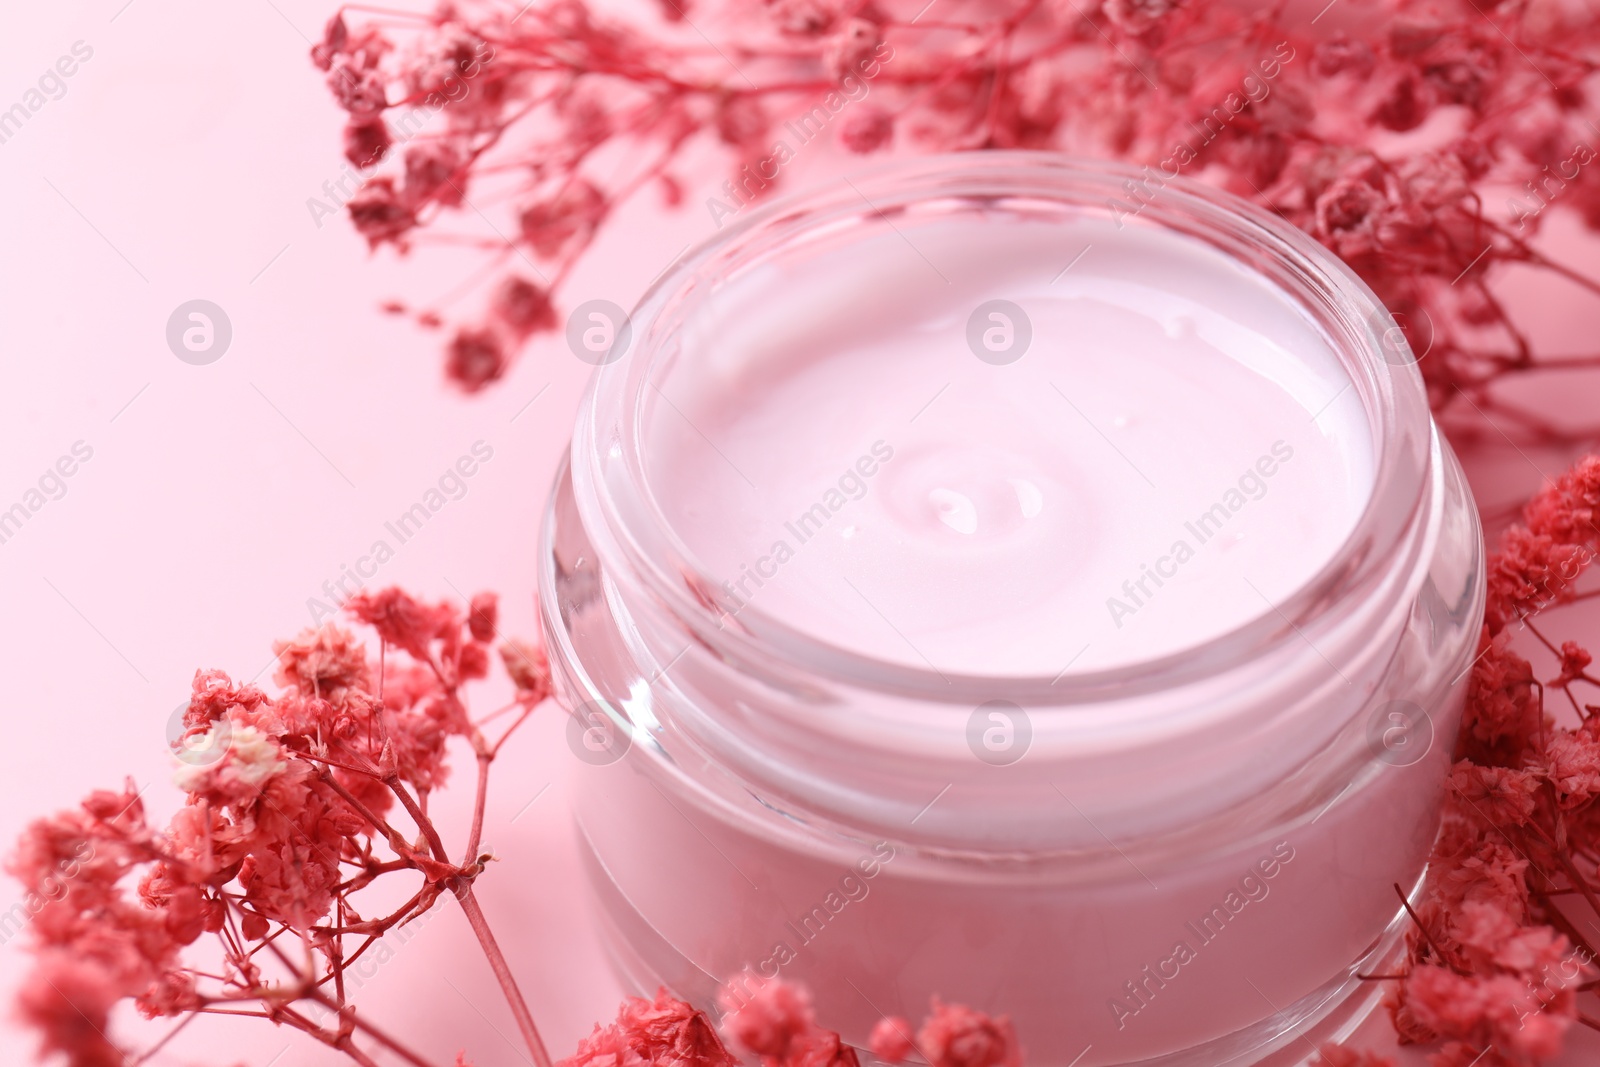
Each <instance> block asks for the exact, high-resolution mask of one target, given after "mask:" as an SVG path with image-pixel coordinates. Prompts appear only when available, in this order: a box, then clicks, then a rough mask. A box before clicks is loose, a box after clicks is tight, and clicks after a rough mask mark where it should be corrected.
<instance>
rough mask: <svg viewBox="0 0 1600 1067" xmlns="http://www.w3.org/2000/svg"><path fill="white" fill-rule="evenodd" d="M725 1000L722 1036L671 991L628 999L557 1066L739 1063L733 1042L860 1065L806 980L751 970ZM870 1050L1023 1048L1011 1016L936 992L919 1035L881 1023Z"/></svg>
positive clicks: (805, 1062)
mask: <svg viewBox="0 0 1600 1067" xmlns="http://www.w3.org/2000/svg"><path fill="white" fill-rule="evenodd" d="M717 999H718V1004H719V1006H720V1007H721V1008H722V1010H723V1016H722V1024H721V1030H722V1036H719V1035H718V1032H717V1028H716V1026H714V1025H713V1024H712V1021H711V1019H710V1017H709V1016H707V1015H706V1014H705V1013H704V1012H701V1011H697V1010H695V1009H694V1008H693V1007H691V1006H690V1005H688V1004H685V1003H683V1002H682V1001H680V1000H678V999H676V998H675V997H673V996H672V995H671V994H670V993H668V992H667V991H666V990H661V991H660V992H659V993H657V994H656V998H655V1000H654V1001H649V1000H644V999H641V998H639V997H629V998H628V999H627V1000H625V1001H624V1002H623V1003H622V1007H621V1009H620V1010H619V1011H618V1013H617V1018H616V1020H615V1021H614V1022H612V1023H611V1024H609V1025H607V1026H596V1027H595V1028H594V1032H593V1033H592V1034H590V1035H589V1036H588V1037H586V1038H584V1040H583V1041H582V1042H581V1043H580V1044H579V1046H578V1050H577V1052H575V1053H574V1054H573V1055H572V1056H570V1057H568V1058H567V1059H564V1060H562V1061H560V1062H559V1063H558V1064H557V1067H735V1065H736V1064H737V1063H739V1060H738V1058H737V1057H736V1056H735V1055H734V1054H733V1052H731V1051H730V1050H729V1047H728V1045H729V1044H731V1045H732V1046H733V1048H734V1049H737V1050H739V1051H742V1052H746V1053H749V1054H750V1055H752V1056H755V1057H757V1058H759V1059H760V1061H761V1064H762V1067H859V1064H860V1062H861V1061H860V1057H859V1055H858V1054H857V1052H856V1050H855V1049H854V1048H852V1047H851V1046H849V1045H847V1044H845V1043H844V1041H842V1040H841V1039H840V1037H839V1035H838V1034H837V1033H835V1032H834V1031H832V1030H829V1029H827V1028H825V1027H823V1026H820V1025H819V1024H818V1023H817V1021H816V1017H815V1015H814V1014H813V1012H812V1009H811V996H810V994H809V993H808V992H807V991H806V989H805V988H804V987H803V986H798V985H794V984H791V983H788V982H784V981H781V980H778V979H764V978H759V977H756V976H743V978H742V980H741V981H739V982H737V983H731V982H730V983H729V984H728V985H725V986H724V987H723V988H722V990H721V991H720V992H719V994H718V998H717ZM723 1036H725V1037H726V1038H727V1042H728V1044H724V1042H723ZM871 1051H872V1054H873V1055H875V1056H877V1057H878V1058H879V1059H881V1060H883V1061H884V1062H886V1063H890V1064H898V1063H901V1062H903V1061H904V1060H905V1059H906V1058H907V1057H908V1056H910V1055H911V1054H912V1053H913V1052H918V1053H920V1054H921V1055H922V1056H923V1058H924V1059H926V1060H927V1062H928V1064H929V1065H930V1067H1022V1047H1021V1045H1019V1044H1018V1043H1017V1037H1016V1034H1015V1033H1014V1032H1013V1031H1012V1028H1011V1023H1010V1021H1009V1020H1008V1019H1006V1018H1004V1017H1001V1018H999V1019H994V1018H991V1017H989V1016H987V1015H985V1014H983V1013H982V1012H978V1011H974V1010H972V1009H971V1008H968V1007H965V1006H964V1005H960V1004H944V1003H942V1002H940V1001H939V1000H937V999H935V1000H934V1002H933V1006H932V1009H931V1010H930V1012H929V1014H928V1017H927V1019H925V1020H924V1021H923V1024H922V1028H921V1030H920V1031H917V1033H916V1037H915V1038H913V1037H912V1029H911V1024H910V1023H908V1022H907V1021H906V1020H904V1019H899V1018H886V1019H883V1020H881V1021H880V1022H879V1023H878V1025H877V1026H876V1028H875V1029H874V1030H873V1033H872V1049H871Z"/></svg>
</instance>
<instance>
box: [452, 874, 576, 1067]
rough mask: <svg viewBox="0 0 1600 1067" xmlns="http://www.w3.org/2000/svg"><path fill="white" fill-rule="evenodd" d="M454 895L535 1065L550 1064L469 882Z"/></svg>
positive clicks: (548, 1055) (536, 1066) (537, 1066)
mask: <svg viewBox="0 0 1600 1067" xmlns="http://www.w3.org/2000/svg"><path fill="white" fill-rule="evenodd" d="M454 895H455V898H456V900H457V901H458V902H459V903H460V904H461V910H462V912H463V913H464V914H465V915H466V917H467V923H468V924H469V925H470V926H471V927H472V932H473V933H474V934H476V935H477V937H478V944H479V945H481V946H482V947H483V954H484V956H485V957H487V958H488V960H489V968H490V970H492V971H494V976H495V978H496V980H498V981H499V983H500V989H501V992H503V993H504V994H505V998H506V1003H507V1004H508V1005H510V1007H511V1014H512V1016H513V1017H514V1018H515V1019H516V1020H517V1029H518V1030H520V1031H522V1040H523V1041H524V1042H526V1043H527V1046H528V1052H529V1053H530V1054H531V1055H532V1056H533V1063H534V1067H553V1064H552V1061H551V1059H550V1053H549V1052H548V1051H546V1049H545V1047H544V1039H543V1038H541V1037H540V1036H539V1028H538V1027H537V1026H535V1025H534V1022H533V1013H532V1012H530V1011H529V1010H528V1005H527V1002H526V1001H524V1000H523V999H522V990H520V989H519V988H517V980H516V978H515V977H514V976H513V975H512V973H511V966H510V965H509V964H508V963H506V957H505V953H503V952H501V951H500V945H499V943H498V942H496V941H495V939H494V931H492V930H490V929H489V920H488V919H486V918H484V915H483V908H482V906H481V905H479V903H478V898H477V897H476V896H474V895H473V893H472V884H471V883H470V882H466V883H462V884H461V885H460V888H459V889H456V891H455V893H454Z"/></svg>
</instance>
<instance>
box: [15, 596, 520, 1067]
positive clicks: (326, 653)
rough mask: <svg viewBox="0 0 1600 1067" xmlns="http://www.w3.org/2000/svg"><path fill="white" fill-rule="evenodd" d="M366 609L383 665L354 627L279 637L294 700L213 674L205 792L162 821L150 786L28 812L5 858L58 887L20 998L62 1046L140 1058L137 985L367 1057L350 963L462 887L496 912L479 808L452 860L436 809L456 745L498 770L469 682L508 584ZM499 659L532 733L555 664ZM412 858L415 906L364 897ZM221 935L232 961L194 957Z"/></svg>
mask: <svg viewBox="0 0 1600 1067" xmlns="http://www.w3.org/2000/svg"><path fill="white" fill-rule="evenodd" d="M347 610H349V611H350V613H351V614H352V615H353V616H354V617H355V618H356V619H357V620H359V621H360V622H362V623H364V624H366V625H367V626H368V627H370V628H371V629H372V630H373V631H375V632H376V634H377V636H378V638H379V653H378V656H377V660H376V662H374V660H373V657H372V655H371V653H370V652H369V650H368V648H367V646H366V644H365V643H364V642H363V641H362V640H360V639H359V638H358V637H357V636H356V635H355V634H353V633H351V632H349V631H347V630H344V629H341V628H338V627H334V626H325V627H323V628H322V629H319V630H314V631H307V632H305V633H303V634H301V635H300V636H299V637H297V638H295V639H294V640H292V641H282V642H279V643H278V644H277V645H276V646H275V648H276V651H277V654H278V655H277V673H276V675H275V681H276V682H277V684H278V685H279V686H280V687H281V691H280V692H279V693H278V695H276V696H270V695H268V694H267V693H266V692H265V691H264V690H262V689H258V688H256V687H255V686H253V685H248V684H244V685H241V684H237V683H235V682H233V681H232V680H230V679H229V678H228V677H227V676H226V675H225V674H223V673H222V672H220V671H200V672H197V673H196V675H195V678H194V684H193V687H192V692H191V695H190V699H189V703H188V705H187V708H186V710H185V712H184V715H183V722H182V726H183V736H182V738H181V739H180V742H179V743H178V744H177V745H176V746H175V748H176V750H177V752H178V754H179V760H178V764H177V771H176V775H175V777H176V782H177V785H178V786H179V788H181V789H182V790H183V792H184V793H185V794H186V797H185V803H184V806H183V807H182V808H180V809H179V810H178V811H177V813H176V814H175V815H174V816H173V817H172V819H171V821H170V822H169V823H168V825H167V826H165V827H164V828H158V827H155V826H152V825H150V824H149V822H148V821H147V819H146V816H145V811H144V806H143V804H142V803H141V801H140V798H139V796H138V794H137V793H136V792H135V790H134V788H133V786H132V785H131V784H130V785H129V786H128V787H127V788H125V789H124V790H123V791H121V792H97V793H93V794H91V795H90V796H89V797H88V798H87V799H86V800H85V801H84V802H83V804H82V806H81V807H80V808H78V809H77V810H73V811H67V812H63V813H61V814H58V815H55V816H52V817H49V818H45V819H41V820H39V821H37V822H35V823H34V824H33V825H32V826H30V827H29V829H28V831H27V833H26V834H25V835H24V836H23V838H22V840H21V841H20V842H19V843H18V846H17V849H16V851H15V852H14V853H13V855H12V856H11V859H10V861H9V863H8V865H7V869H8V870H9V871H10V873H11V874H12V875H13V876H15V877H16V878H17V879H18V880H19V881H21V882H22V884H23V886H24V888H25V889H26V890H27V891H28V892H29V894H30V898H31V897H32V896H37V897H38V899H39V900H40V901H41V905H40V907H39V908H38V910H37V914H36V916H35V918H34V921H33V923H32V925H31V928H30V936H31V941H32V949H33V952H34V955H35V965H34V966H35V969H34V974H33V980H31V981H29V982H27V983H25V985H24V991H23V993H22V996H21V1002H20V1010H21V1013H22V1016H23V1018H24V1019H25V1020H26V1021H27V1022H28V1023H29V1024H30V1025H31V1026H32V1027H34V1028H35V1029H36V1030H37V1031H38V1032H39V1034H40V1037H41V1043H42V1048H43V1051H45V1052H46V1053H60V1054H62V1055H63V1056H64V1057H65V1059H66V1062H67V1063H69V1064H71V1065H72V1067H120V1065H122V1064H124V1063H126V1062H127V1059H128V1057H127V1054H126V1053H125V1052H124V1050H123V1049H121V1048H120V1047H119V1046H117V1045H116V1044H115V1043H114V1042H113V1040H112V1038H111V1037H110V1036H109V1034H110V1031H111V1023H110V1020H111V1015H112V1011H113V1009H114V1008H115V1006H116V1005H117V1004H118V1003H119V1002H121V1001H125V1000H126V1001H131V1002H132V1003H133V1004H134V1005H135V1006H136V1007H137V1008H138V1010H139V1011H140V1012H141V1013H143V1014H144V1015H145V1016H147V1017H152V1018H154V1017H172V1016H181V1015H186V1014H189V1013H207V1012H220V1011H226V1012H229V1013H234V1014H237V1013H240V1012H246V1013H255V1014H261V1015H263V1016H264V1017H266V1018H269V1019H271V1020H272V1021H274V1022H276V1023H278V1024H281V1025H288V1026H292V1027H294V1028H296V1029H299V1030H302V1031H304V1032H306V1033H307V1034H310V1035H311V1036H313V1037H315V1038H316V1039H318V1040H321V1041H323V1042H324V1043H326V1044H328V1045H330V1046H333V1047H335V1048H339V1049H341V1050H343V1051H346V1052H349V1053H350V1054H351V1055H352V1056H354V1057H356V1058H358V1059H359V1058H360V1057H361V1056H362V1055H364V1053H362V1052H361V1051H360V1047H359V1045H358V1044H357V1043H356V1041H355V1035H356V1034H357V1033H359V1032H362V1031H363V1030H364V1029H367V1028H368V1026H369V1024H366V1023H364V1022H363V1021H360V1020H357V1019H356V1017H355V1016H354V1014H353V1012H352V1011H351V1009H350V1006H349V1005H348V1004H347V1003H346V1001H345V999H344V998H345V986H344V983H343V981H342V975H343V973H344V969H345V968H346V967H348V966H349V965H350V964H352V963H353V962H354V961H356V960H357V959H359V958H360V957H361V956H362V954H363V953H364V952H366V951H367V950H368V949H370V948H371V947H372V946H373V945H374V944H375V943H377V941H378V939H380V938H381V937H382V935H383V934H384V933H385V932H387V931H389V930H391V929H393V928H394V927H395V926H397V925H399V924H402V923H404V922H407V921H410V920H411V919H413V918H415V917H416V916H418V915H420V914H422V913H423V912H425V911H427V910H428V909H429V908H431V907H432V906H433V904H434V903H435V902H436V901H438V900H439V899H440V898H441V897H443V896H446V895H448V896H452V897H454V898H455V899H456V900H457V901H458V902H460V903H461V905H462V907H463V909H464V910H466V911H467V912H468V917H469V920H472V921H473V922H474V925H475V926H476V922H477V920H479V919H481V912H479V910H478V909H477V905H476V902H475V899H474V898H473V896H472V884H473V882H474V881H475V879H476V878H477V877H478V875H479V874H481V873H482V871H483V867H484V862H485V861H486V860H487V859H488V858H489V857H486V856H480V855H479V853H478V847H479V843H478V833H479V828H480V826H481V810H480V817H479V818H477V819H475V821H474V827H473V830H472V833H471V834H470V835H469V839H468V842H467V847H466V849H465V850H464V851H463V853H462V854H461V858H460V860H459V861H452V860H451V858H450V857H449V855H448V854H447V852H446V850H445V846H444V843H443V840H442V838H441V837H440V835H439V831H438V829H437V828H436V827H435V826H434V824H433V822H432V820H431V819H429V818H428V816H427V813H426V808H427V802H428V797H429V794H430V793H432V792H433V791H434V790H435V789H437V788H438V787H439V786H440V785H441V784H442V783H443V782H444V780H445V778H446V774H447V771H448V766H447V762H446V757H447V751H446V748H447V742H448V741H449V739H451V738H453V737H456V738H462V739H464V740H466V741H467V742H468V743H469V744H470V745H471V747H472V748H473V750H474V752H475V754H476V755H477V757H478V762H479V771H480V774H482V773H485V772H486V770H487V766H488V764H489V762H490V761H492V760H493V758H494V756H495V754H496V752H497V751H498V748H499V745H500V744H501V743H502V742H503V741H504V738H505V734H502V735H501V736H500V738H499V740H497V741H494V742H490V741H489V740H488V739H487V738H485V736H484V735H483V733H482V731H481V730H480V728H479V722H477V721H474V720H473V719H472V718H471V717H470V716H469V714H468V710H467V706H466V695H465V692H464V690H463V686H464V684H466V683H468V682H472V681H476V680H478V679H482V678H484V677H485V676H486V675H487V673H488V670H489V663H490V660H489V653H488V649H489V645H490V643H491V642H492V641H493V640H494V637H495V631H496V626H497V617H498V608H497V603H496V600H495V598H494V596H493V595H492V594H485V595H480V596H478V597H475V598H474V599H473V601H472V603H471V606H470V608H469V610H468V612H467V613H466V615H465V617H464V616H463V613H462V611H461V610H460V609H459V608H457V607H455V606H453V605H450V604H445V603H440V604H429V603H426V602H424V601H421V600H418V599H416V598H414V597H412V596H410V595H408V594H406V593H404V592H401V591H400V590H397V589H388V590H385V591H383V592H380V593H372V594H369V593H362V594H359V595H357V596H356V597H354V598H352V600H351V601H350V602H349V603H348V605H347ZM501 653H502V656H503V657H505V659H506V661H507V663H508V674H509V676H510V678H511V680H512V682H513V685H514V687H515V696H514V698H513V700H512V701H511V703H510V704H509V705H508V706H507V707H506V708H504V709H501V710H502V712H505V711H510V712H515V713H516V714H517V719H516V721H515V722H514V723H513V725H512V727H510V729H514V728H515V725H516V723H520V722H521V721H522V720H523V719H525V718H526V716H527V715H528V714H530V713H531V712H532V711H533V709H534V708H535V707H536V706H537V705H538V704H539V703H541V702H542V701H543V700H544V699H545V698H546V697H547V696H548V695H549V693H550V680H549V671H548V668H547V666H546V664H545V660H544V657H543V653H542V652H540V651H538V650H537V649H535V648H534V647H532V646H530V645H527V644H523V643H511V642H507V643H505V644H503V645H502V647H501ZM506 732H507V733H509V729H508V730H507V731H506ZM479 796H480V804H481V797H482V794H481V791H480V794H479ZM397 818H404V819H405V820H406V821H407V822H409V825H410V832H408V833H403V832H401V830H400V829H399V828H398V827H396V825H395V824H394V822H392V821H391V820H392V819H397ZM63 872H70V877H64V876H63ZM400 872H414V873H415V874H418V875H420V876H421V877H420V880H419V884H418V887H417V888H416V890H415V892H414V894H413V895H412V896H411V897H410V899H409V900H408V901H407V903H406V904H405V905H403V906H402V907H401V908H399V909H398V910H397V911H394V912H392V913H390V914H388V915H384V916H378V917H374V918H371V919H368V918H364V917H363V914H362V912H363V910H364V909H365V905H364V904H362V900H363V899H364V898H363V896H362V893H361V891H362V890H364V889H366V888H367V887H368V886H370V885H371V884H372V883H374V882H376V881H378V880H379V879H381V878H387V876H390V875H395V874H399V873H400ZM203 937H205V938H209V939H210V949H209V950H208V953H207V955H209V956H213V957H216V958H217V959H219V960H220V963H219V964H216V965H212V966H207V967H205V968H201V967H198V966H196V965H193V964H191V963H189V962H187V961H186V959H185V957H184V952H183V950H184V949H185V948H186V947H187V946H190V945H192V944H194V943H195V942H196V941H199V940H200V939H201V938H203ZM290 945H296V946H297V947H298V951H296V952H295V953H294V954H292V955H291V954H290V953H289V951H288V948H289V946H290ZM307 959H312V960H315V961H317V966H316V973H315V974H311V975H308V974H307V973H306V963H305V961H306V960H307ZM250 1005H253V1007H249V1006H250ZM329 1020H331V1021H329ZM373 1039H374V1040H377V1041H378V1042H379V1043H391V1041H392V1039H389V1038H388V1037H387V1036H386V1035H381V1033H380V1032H373Z"/></svg>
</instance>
